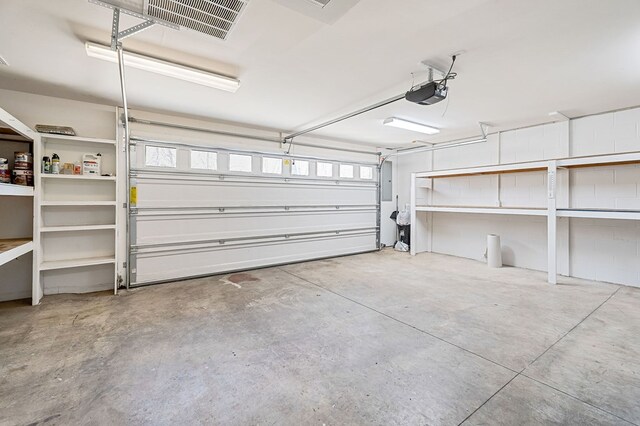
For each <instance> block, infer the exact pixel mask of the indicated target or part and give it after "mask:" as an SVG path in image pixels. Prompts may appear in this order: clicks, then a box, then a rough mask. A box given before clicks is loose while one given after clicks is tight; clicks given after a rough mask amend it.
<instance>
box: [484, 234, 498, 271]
mask: <svg viewBox="0 0 640 426" xmlns="http://www.w3.org/2000/svg"><path fill="white" fill-rule="evenodd" d="M487 265H488V266H489V267H490V268H501V267H502V249H501V247H500V235H495V234H489V235H487Z"/></svg>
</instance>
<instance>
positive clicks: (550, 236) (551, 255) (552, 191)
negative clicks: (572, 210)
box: [547, 160, 558, 284]
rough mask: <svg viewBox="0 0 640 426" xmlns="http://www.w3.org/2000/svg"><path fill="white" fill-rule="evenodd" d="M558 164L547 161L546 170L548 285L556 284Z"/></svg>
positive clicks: (553, 161)
mask: <svg viewBox="0 0 640 426" xmlns="http://www.w3.org/2000/svg"><path fill="white" fill-rule="evenodd" d="M557 172H558V164H557V162H556V161H555V160H552V161H549V165H548V168H547V192H548V194H547V203H548V207H547V209H548V211H547V271H548V274H549V278H548V281H549V284H556V283H557V272H558V271H557V269H558V265H557V262H558V256H557V234H558V232H557V226H558V221H557V203H556V178H557Z"/></svg>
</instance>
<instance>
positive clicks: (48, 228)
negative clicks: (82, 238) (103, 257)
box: [40, 225, 116, 232]
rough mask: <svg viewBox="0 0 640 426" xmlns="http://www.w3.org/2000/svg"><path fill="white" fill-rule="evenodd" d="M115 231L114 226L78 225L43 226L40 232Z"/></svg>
mask: <svg viewBox="0 0 640 426" xmlns="http://www.w3.org/2000/svg"><path fill="white" fill-rule="evenodd" d="M109 229H116V226H115V225H79V226H44V227H42V228H40V232H74V231H102V230H109Z"/></svg>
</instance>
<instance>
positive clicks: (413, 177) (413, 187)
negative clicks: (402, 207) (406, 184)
mask: <svg viewBox="0 0 640 426" xmlns="http://www.w3.org/2000/svg"><path fill="white" fill-rule="evenodd" d="M416 218H417V215H416V174H415V173H411V231H410V232H409V234H410V236H409V241H410V243H411V256H415V255H416V246H417V241H416V236H417V234H418V233H417V232H416V228H417V227H416Z"/></svg>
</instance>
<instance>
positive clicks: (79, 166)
mask: <svg viewBox="0 0 640 426" xmlns="http://www.w3.org/2000/svg"><path fill="white" fill-rule="evenodd" d="M73 174H74V175H81V174H82V163H80V162H79V161H76V163H75V164H74V165H73Z"/></svg>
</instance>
